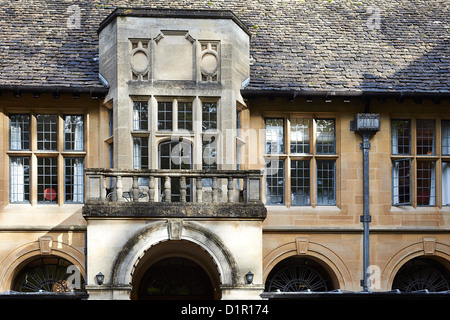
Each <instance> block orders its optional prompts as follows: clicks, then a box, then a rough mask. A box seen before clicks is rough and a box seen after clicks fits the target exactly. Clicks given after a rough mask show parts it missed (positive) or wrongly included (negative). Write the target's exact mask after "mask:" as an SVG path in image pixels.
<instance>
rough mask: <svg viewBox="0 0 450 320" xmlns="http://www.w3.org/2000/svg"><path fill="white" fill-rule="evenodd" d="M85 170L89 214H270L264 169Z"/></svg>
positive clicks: (84, 211)
mask: <svg viewBox="0 0 450 320" xmlns="http://www.w3.org/2000/svg"><path fill="white" fill-rule="evenodd" d="M85 172H86V180H87V181H86V201H85V205H84V207H83V214H84V215H85V216H139V217H142V216H171V217H173V216H181V217H188V216H191V217H192V216H196V217H198V216H203V217H206V216H223V217H225V216H234V217H242V216H253V217H262V216H265V212H266V210H265V207H264V205H263V203H262V177H263V175H262V172H261V171H259V170H213V171H204V170H154V169H139V170H130V169H125V170H124V169H92V168H90V169H86V170H85ZM174 186H175V187H174ZM174 191H175V192H174ZM175 193H176V194H175ZM149 209H150V210H149Z"/></svg>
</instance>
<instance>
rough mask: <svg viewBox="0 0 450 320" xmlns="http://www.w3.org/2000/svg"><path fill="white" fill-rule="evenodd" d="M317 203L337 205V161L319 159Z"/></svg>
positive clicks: (317, 166) (317, 167) (317, 168)
mask: <svg viewBox="0 0 450 320" xmlns="http://www.w3.org/2000/svg"><path fill="white" fill-rule="evenodd" d="M316 170H317V204H318V205H325V206H326V205H336V161H334V160H317V165H316Z"/></svg>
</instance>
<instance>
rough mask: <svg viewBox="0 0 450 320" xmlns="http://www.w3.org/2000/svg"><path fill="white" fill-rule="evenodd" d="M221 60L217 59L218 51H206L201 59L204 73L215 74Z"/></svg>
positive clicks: (207, 74)
mask: <svg viewBox="0 0 450 320" xmlns="http://www.w3.org/2000/svg"><path fill="white" fill-rule="evenodd" d="M218 66H219V61H218V59H217V53H216V52H214V51H209V50H208V51H206V52H205V53H204V54H203V55H202V57H201V60H200V68H201V70H202V73H203V74H204V75H206V76H213V75H215V74H216V72H217V68H218Z"/></svg>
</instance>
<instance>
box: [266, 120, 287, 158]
mask: <svg viewBox="0 0 450 320" xmlns="http://www.w3.org/2000/svg"><path fill="white" fill-rule="evenodd" d="M266 153H267V154H270V153H284V119H283V118H267V119H266Z"/></svg>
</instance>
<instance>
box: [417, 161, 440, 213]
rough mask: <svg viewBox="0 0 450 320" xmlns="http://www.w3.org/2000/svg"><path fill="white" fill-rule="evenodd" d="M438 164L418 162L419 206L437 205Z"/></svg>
mask: <svg viewBox="0 0 450 320" xmlns="http://www.w3.org/2000/svg"><path fill="white" fill-rule="evenodd" d="M435 168H436V163H435V162H433V161H417V205H418V206H434V205H436V170H435Z"/></svg>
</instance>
